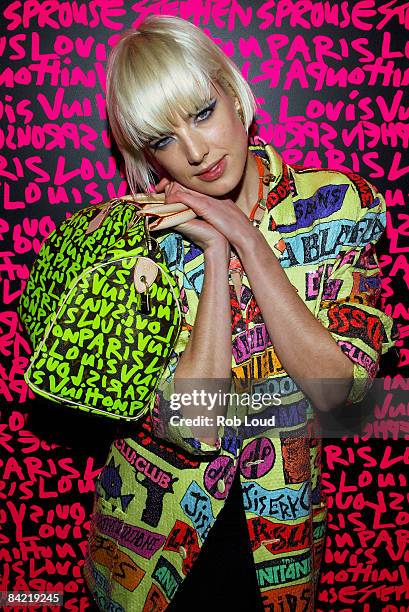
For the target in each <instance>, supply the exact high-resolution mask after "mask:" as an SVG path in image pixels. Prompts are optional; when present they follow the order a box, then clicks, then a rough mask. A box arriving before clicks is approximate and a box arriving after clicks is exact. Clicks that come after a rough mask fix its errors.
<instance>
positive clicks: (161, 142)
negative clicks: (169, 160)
mask: <svg viewBox="0 0 409 612" xmlns="http://www.w3.org/2000/svg"><path fill="white" fill-rule="evenodd" d="M170 140H171V137H170V136H166V137H165V138H162V139H161V140H157V141H156V142H151V144H150V145H149V146H150V147H152V149H154V150H155V151H157V150H158V149H163V148H164V147H166V145H167V144H168V142H169V141H170Z"/></svg>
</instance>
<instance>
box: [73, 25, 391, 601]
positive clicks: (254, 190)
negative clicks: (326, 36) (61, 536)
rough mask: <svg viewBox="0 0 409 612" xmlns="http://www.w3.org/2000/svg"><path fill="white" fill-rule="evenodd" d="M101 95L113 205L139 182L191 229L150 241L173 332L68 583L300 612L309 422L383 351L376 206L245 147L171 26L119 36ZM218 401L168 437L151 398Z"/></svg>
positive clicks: (217, 76) (310, 535)
mask: <svg viewBox="0 0 409 612" xmlns="http://www.w3.org/2000/svg"><path fill="white" fill-rule="evenodd" d="M107 82H108V90H107V108H108V113H109V118H110V124H111V128H112V133H113V136H114V138H115V140H116V142H117V144H118V146H119V148H120V150H121V152H122V154H123V156H124V159H125V166H126V172H127V177H128V181H129V184H130V186H131V189H132V191H133V192H134V193H135V192H137V191H140V190H141V189H144V190H146V191H148V190H149V184H150V182H153V176H152V170H154V171H155V173H156V174H157V175H158V176H159V177H160V181H159V183H158V184H157V186H156V190H157V191H158V192H164V193H165V204H164V206H166V205H168V204H172V203H175V202H181V203H183V204H185V205H186V206H188V207H189V208H191V209H192V210H193V211H194V213H195V214H196V218H194V219H193V220H192V221H188V222H185V223H182V224H180V225H178V226H177V227H176V228H174V230H175V231H172V232H167V233H162V234H161V235H159V234H158V236H157V238H158V242H159V243H160V246H161V248H162V249H163V251H164V253H165V256H166V259H167V263H168V265H169V267H170V269H171V271H172V272H173V273H174V275H175V278H177V280H178V283H179V287H180V289H181V295H182V303H183V306H184V323H183V327H182V331H181V334H180V337H179V340H178V343H177V346H176V348H175V350H174V352H173V354H172V358H171V360H170V363H169V366H168V368H167V372H166V376H165V381H164V383H163V384H162V385H161V388H160V392H159V393H158V401H157V405H156V408H155V413H154V415H153V418H151V417H149V418H145V419H144V420H143V421H142V422H139V423H138V424H137V426H135V425H134V426H133V427H129V428H128V430H125V429H124V430H123V431H122V432H120V433H118V435H117V437H116V439H115V440H114V442H113V444H112V447H111V450H110V453H109V456H108V459H107V463H106V466H105V468H104V469H103V471H102V472H101V474H100V476H99V478H98V482H97V486H96V498H95V507H94V513H93V521H92V525H91V533H90V538H89V547H88V552H87V555H86V561H85V565H84V577H85V580H86V582H87V584H88V587H89V588H90V590H91V592H92V593H93V596H94V598H95V600H96V602H97V604H98V606H99V607H100V609H118V610H121V609H123V610H126V611H128V610H135V611H139V610H144V611H146V610H165V609H168V610H177V612H181V611H183V610H190V609H191V608H192V606H198V605H200V608H201V609H206V608H207V607H209V608H210V609H215V610H216V609H217V610H223V609H234V608H237V609H248V610H258V609H261V610H262V609H268V610H271V609H274V610H276V609H277V610H313V609H314V598H315V590H316V585H317V579H318V573H319V567H320V559H321V551H322V544H323V538H324V532H325V520H326V505H325V500H324V498H323V496H322V493H321V490H320V441H319V439H318V437H317V432H316V425H315V419H314V415H313V407H314V409H315V410H316V411H317V412H320V411H321V412H328V411H330V410H332V409H333V408H335V407H339V406H342V405H346V406H348V405H349V404H352V403H354V402H356V401H359V400H360V399H361V398H362V397H363V396H364V394H365V392H366V390H367V388H368V386H369V385H370V383H371V381H372V379H373V377H374V376H375V374H376V372H377V369H378V361H379V357H380V355H381V354H382V353H384V352H386V351H387V350H388V348H389V347H390V346H391V345H392V344H393V341H392V339H391V323H392V322H391V319H390V318H389V317H387V316H386V315H385V314H383V313H382V312H381V311H380V310H379V309H377V308H376V302H377V299H378V297H379V293H380V278H379V267H378V264H377V259H376V255H375V252H374V244H375V243H376V241H377V240H378V238H379V236H380V235H381V233H382V231H383V229H384V227H385V203H384V200H383V199H382V197H381V196H380V195H379V194H377V193H376V191H375V190H374V188H373V187H372V186H370V185H369V184H368V183H366V182H365V181H364V180H362V179H361V178H360V177H359V176H357V175H355V174H344V173H340V172H335V171H327V170H319V169H300V168H296V169H295V168H290V167H289V166H287V165H286V164H285V163H284V162H283V160H282V159H281V158H280V156H279V155H278V154H277V152H276V151H274V150H273V149H272V148H271V147H269V146H267V145H259V146H251V145H250V144H249V136H248V130H249V126H250V125H251V123H252V120H253V117H254V113H255V103H254V97H253V95H252V93H251V90H250V88H249V86H248V84H247V83H246V82H245V81H244V79H243V78H242V76H241V75H240V72H239V71H238V69H237V67H236V66H235V65H234V64H233V63H232V62H231V61H230V60H229V59H228V58H227V57H225V56H224V54H223V53H222V52H221V51H220V50H219V49H218V48H217V46H216V45H214V44H213V43H212V42H211V41H210V40H209V39H208V38H207V37H206V36H205V35H204V34H203V33H202V32H201V31H200V30H199V29H198V28H196V27H194V26H193V25H191V24H190V23H188V22H186V21H183V20H181V19H178V18H172V17H149V18H147V19H146V20H145V22H144V23H143V24H142V25H141V26H140V27H139V28H138V29H137V30H133V31H130V32H127V33H125V35H124V36H123V37H122V38H121V40H120V41H119V42H118V44H117V45H116V47H115V48H114V49H113V52H112V54H111V57H110V61H109V66H108V80H107ZM231 381H232V384H233V387H232V388H234V389H238V390H240V392H241V394H242V395H241V396H240V397H244V396H246V397H247V398H249V397H250V394H251V393H252V394H253V395H252V401H251V402H248V403H247V404H242V403H241V401H240V400H238V399H237V396H236V398H235V399H234V400H233V399H232V400H231V401H225V400H224V399H223V398H222V394H221V393H220V394H219V395H217V398H218V399H217V401H216V402H215V406H214V407H213V411H210V410H209V402H207V403H206V401H204V398H205V399H208V398H210V395H202V396H201V401H200V402H199V405H184V406H179V408H180V409H179V410H178V411H177V413H178V415H177V416H178V417H180V418H179V419H176V420H175V419H172V418H171V417H172V416H175V412H176V411H175V410H172V408H174V407H175V406H174V405H173V406H172V405H171V401H170V400H171V399H172V396H171V395H170V392H171V391H170V390H173V391H176V392H178V393H180V392H181V391H186V390H188V391H190V392H191V393H193V390H194V389H196V390H197V391H204V392H205V393H206V394H211V393H216V394H217V391H221V390H223V391H225V390H226V389H228V388H230V384H231ZM328 381H329V382H330V384H325V383H326V382H327V383H328ZM168 385H170V387H169V388H168ZM169 389H170V390H169ZM267 395H269V399H268V398H267V402H266V403H263V402H260V401H259V403H258V404H256V402H255V401H253V400H254V398H256V396H257V399H258V400H261V399H262V400H264V398H265V396H267ZM176 397H179V396H176ZM214 397H216V396H214ZM202 400H203V401H202ZM261 408H262V409H261ZM209 413H211V415H212V416H213V417H217V416H218V417H219V418H213V419H208V421H205V420H204V419H202V420H200V419H199V422H194V423H190V425H191V426H190V427H189V422H186V421H183V418H187V417H194V416H197V415H199V416H200V417H205V415H209ZM182 417H183V418H182ZM222 417H225V418H224V419H223V418H222ZM229 492H230V493H232V495H229V499H228V502H227V504H226V505H225V502H226V499H227V497H228V494H229ZM216 519H217V521H216ZM215 523H216V525H215ZM214 525H215V526H214ZM243 526H244V529H243ZM240 528H241V530H240ZM235 529H236V531H235ZM209 543H211V546H210V545H209ZM203 546H204V548H203V550H202V551H201V549H202V547H203ZM200 551H201V552H200ZM199 553H200V554H199ZM206 563H207V565H208V568H209V569H208V570H206ZM231 568H233V571H234V572H241V573H240V575H239V576H237V575H236V576H234V575H232V572H231ZM205 571H208V572H209V576H210V578H209V576H206V574H205ZM229 571H230V574H229ZM205 578H206V579H209V580H211V582H206V580H205ZM185 579H186V580H185ZM217 581H218V582H217ZM234 597H236V599H234ZM172 600H173V603H172V604H171V605H170V606H169V605H168V604H169V602H170V601H172ZM240 602H241V603H242V604H243V606H242V607H240Z"/></svg>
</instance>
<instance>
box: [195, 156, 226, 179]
mask: <svg viewBox="0 0 409 612" xmlns="http://www.w3.org/2000/svg"><path fill="white" fill-rule="evenodd" d="M225 167H226V158H225V157H222V159H221V160H220V161H218V162H217V164H215V165H214V166H212V167H211V168H210V170H208V171H207V172H203V173H202V174H198V175H197V176H199V177H200V178H201V179H202V180H203V181H214V180H216V179H218V178H219V177H220V176H221V175H222V174H223V172H224V170H225Z"/></svg>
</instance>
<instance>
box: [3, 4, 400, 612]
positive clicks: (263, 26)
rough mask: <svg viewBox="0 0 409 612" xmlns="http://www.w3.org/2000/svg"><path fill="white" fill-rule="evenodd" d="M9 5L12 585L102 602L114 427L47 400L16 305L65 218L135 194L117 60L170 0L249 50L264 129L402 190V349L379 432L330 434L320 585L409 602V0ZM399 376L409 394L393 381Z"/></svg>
mask: <svg viewBox="0 0 409 612" xmlns="http://www.w3.org/2000/svg"><path fill="white" fill-rule="evenodd" d="M1 6H2V9H1V10H2V15H1V17H0V56H1V67H0V88H1V90H0V91H1V98H0V120H1V126H0V147H1V153H0V195H1V210H0V240H1V245H0V247H1V248H0V251H1V252H0V257H1V259H0V291H1V293H2V300H3V304H2V307H1V311H0V336H1V338H0V355H1V366H0V412H1V424H0V448H1V455H0V501H1V503H0V559H1V560H2V563H3V570H2V572H1V575H0V591H5V590H19V589H23V590H24V589H29V590H33V591H34V590H50V589H58V588H61V589H63V590H64V591H65V602H66V603H65V609H67V610H85V609H87V608H88V606H89V604H88V597H87V595H86V592H85V590H84V586H83V583H82V578H81V575H80V572H79V567H80V565H81V564H82V558H83V554H84V547H85V542H86V537H87V531H88V528H89V514H90V511H91V502H92V492H93V488H94V485H93V481H94V478H95V477H96V475H97V473H98V471H99V469H100V468H101V467H102V465H103V462H104V459H105V456H106V454H107V452H108V447H109V443H110V439H111V438H112V426H111V424H110V423H108V424H106V423H104V422H102V421H101V422H99V421H98V422H95V421H94V420H92V419H91V420H89V419H87V418H86V416H84V415H75V414H68V415H67V414H66V413H65V412H64V411H63V410H61V409H60V408H58V407H56V406H50V405H47V404H46V403H45V402H42V401H34V398H33V396H32V394H31V392H29V391H28V389H27V387H26V385H25V383H24V381H23V371H24V369H25V367H26V366H27V362H28V358H29V355H30V347H29V345H28V344H27V341H26V339H25V337H24V334H23V331H22V328H21V326H20V325H19V322H18V319H17V315H16V312H15V311H16V307H17V303H18V299H19V296H20V295H21V292H22V290H23V289H24V286H25V282H26V279H27V277H28V274H29V270H30V267H31V265H32V263H33V260H34V257H35V255H36V253H38V251H39V249H40V246H41V243H42V241H43V240H44V238H45V237H46V236H47V235H48V234H49V233H50V232H51V231H52V230H53V229H54V227H55V226H56V224H58V223H59V222H61V221H62V220H63V219H65V218H66V217H67V216H69V215H70V214H72V213H73V212H75V211H76V210H78V209H79V208H81V207H85V206H88V205H90V204H96V203H99V202H101V201H105V200H107V199H109V198H111V197H113V196H115V195H118V194H125V193H126V191H127V188H126V184H125V181H124V179H123V175H121V174H120V173H119V172H118V169H117V162H118V157H117V155H116V153H115V152H112V151H111V143H110V138H109V134H108V132H107V125H106V114H105V103H104V68H105V62H106V57H107V54H108V52H109V49H110V47H111V46H112V45H113V44H114V42H115V40H116V38H117V35H118V33H119V32H121V31H122V30H123V29H125V28H127V27H129V26H137V25H138V24H139V23H140V21H141V20H142V19H143V18H144V17H145V16H146V15H147V14H149V13H163V14H168V15H170V14H173V15H179V16H181V17H183V18H185V19H188V20H190V21H192V22H193V23H195V24H196V25H199V26H200V27H201V28H203V30H204V31H205V32H206V33H207V34H208V35H209V36H210V37H211V38H212V39H213V40H215V41H216V43H217V44H219V45H220V47H221V48H222V49H223V50H224V51H225V53H226V54H227V55H228V56H230V57H232V58H233V59H234V60H235V61H236V63H237V64H238V65H239V67H240V68H241V69H242V72H243V74H244V75H245V76H246V77H247V79H248V80H249V82H250V83H251V85H252V87H253V90H254V91H255V93H256V96H257V99H258V103H259V106H260V108H259V112H258V115H257V120H256V124H257V130H258V134H259V136H260V137H261V138H263V139H264V140H266V141H269V142H271V143H272V144H273V146H275V147H276V148H277V149H278V150H279V151H280V152H281V154H282V155H283V156H284V158H285V159H286V161H287V162H290V163H297V164H307V165H313V166H322V167H331V168H339V169H348V170H353V171H355V172H357V173H359V174H361V175H362V176H364V177H365V178H366V179H369V180H370V181H371V182H373V183H374V184H375V185H376V186H377V187H378V188H379V190H380V191H382V192H383V193H384V194H385V195H386V200H387V205H388V208H389V212H388V231H387V233H386V234H385V235H384V238H383V239H382V242H381V244H380V246H379V249H378V251H379V254H380V263H381V267H382V270H383V274H384V279H383V302H384V306H385V308H386V310H387V312H388V313H390V314H391V315H392V316H393V317H394V318H395V319H396V321H397V323H398V324H399V327H400V335H401V341H400V346H399V351H398V352H399V354H398V356H396V358H394V354H393V353H392V354H389V355H388V356H387V357H386V358H384V360H383V362H382V369H381V374H382V375H383V376H384V377H385V376H386V378H385V379H384V380H383V381H382V382H381V386H382V388H385V393H384V394H383V400H382V402H381V403H379V402H377V401H376V398H375V399H374V404H373V406H372V408H373V411H375V412H374V415H373V416H372V417H370V418H369V419H368V424H367V425H366V426H365V431H364V435H363V437H361V438H355V439H354V438H350V439H345V440H340V439H328V440H327V442H326V453H325V461H326V468H325V470H324V472H325V476H324V486H325V488H326V490H327V492H328V493H329V498H330V522H329V529H328V545H327V550H326V559H325V564H324V567H323V572H322V579H321V587H320V597H319V599H320V602H321V603H320V606H321V608H320V609H322V610H335V609H336V610H364V611H367V610H387V611H389V612H393V611H399V612H401V611H402V610H406V609H407V608H406V605H405V602H406V603H407V601H408V599H409V596H408V588H409V585H408V576H407V561H408V558H407V557H408V552H407V540H408V534H409V532H408V523H409V512H408V505H407V500H408V488H407V479H408V476H407V473H408V469H407V465H408V463H409V452H408V449H407V447H406V444H405V442H404V440H403V438H404V437H405V434H406V435H407V433H408V429H409V428H408V420H407V416H408V403H407V401H406V400H405V397H406V394H405V391H406V384H407V380H406V376H407V372H408V365H409V348H408V347H407V345H406V348H405V344H404V341H405V336H406V335H407V334H408V332H409V324H408V323H407V321H408V319H409V310H408V298H407V295H408V294H407V290H408V286H409V263H408V260H407V254H408V253H409V246H408V243H407V240H406V237H407V236H408V233H409V232H408V229H407V228H408V220H409V214H408V212H407V209H406V208H405V202H406V201H407V200H406V199H407V196H408V188H407V184H408V174H409V166H408V165H407V164H408V157H407V148H408V134H409V131H408V124H407V119H408V117H409V106H408V100H407V93H406V92H407V85H408V82H409V66H408V61H407V60H408V57H409V42H407V29H408V27H409V3H407V2H397V1H395V0H392V1H389V2H386V3H383V2H375V1H373V0H362V1H358V2H353V1H343V2H310V1H308V0H307V1H302V2H301V1H290V0H277V1H273V0H269V1H268V2H249V1H240V2H239V1H236V0H213V1H212V0H186V1H172V2H162V1H157V2H149V1H146V0H143V1H139V2H123V1H121V0H91V1H88V2H82V1H81V0H78V1H77V2H76V1H64V2H54V1H52V2H49V1H47V2H45V1H44V2H39V1H37V0H27V1H25V2H21V1H19V0H17V1H14V2H9V3H7V2H5V3H2V5H1ZM391 376H393V377H394V385H395V387H398V390H399V394H398V390H397V389H396V388H395V389H389V388H388V385H389V386H391ZM398 438H400V440H399V439H398ZM6 528H8V530H6ZM295 604H296V602H295V601H288V602H286V603H285V607H284V608H282V609H283V610H295V609H296V608H295ZM283 605H284V604H283Z"/></svg>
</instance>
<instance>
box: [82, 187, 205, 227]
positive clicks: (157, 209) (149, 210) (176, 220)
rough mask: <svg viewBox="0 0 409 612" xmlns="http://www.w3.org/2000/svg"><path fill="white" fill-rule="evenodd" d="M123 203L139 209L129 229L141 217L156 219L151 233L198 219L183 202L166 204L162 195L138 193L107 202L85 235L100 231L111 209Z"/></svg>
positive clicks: (151, 223)
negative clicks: (99, 228)
mask: <svg viewBox="0 0 409 612" xmlns="http://www.w3.org/2000/svg"><path fill="white" fill-rule="evenodd" d="M121 202H126V203H128V204H134V205H135V206H136V208H137V209H138V212H137V215H136V216H135V218H134V219H133V220H132V221H131V223H130V224H129V226H128V229H130V228H131V227H132V225H133V224H134V223H135V221H136V219H137V218H138V217H140V216H146V217H156V218H155V220H154V221H152V222H150V223H149V225H148V228H149V230H151V231H152V230H156V229H168V228H170V227H174V226H175V225H179V224H180V223H184V222H185V221H190V220H191V219H194V218H195V217H196V213H195V212H193V210H192V209H191V208H189V207H188V206H186V205H185V204H182V203H181V202H175V203H174V204H165V196H164V194H162V193H151V194H146V193H137V194H136V195H135V196H133V195H126V196H121V197H120V198H114V199H112V200H109V201H108V202H106V203H105V205H104V207H103V208H102V210H101V211H100V212H99V213H98V215H97V216H96V217H94V219H92V220H91V221H90V223H89V225H88V227H87V229H86V230H85V233H86V234H90V233H91V232H93V231H95V230H96V229H98V227H99V226H100V225H101V223H102V222H103V221H104V219H105V217H106V216H107V215H108V213H109V211H110V210H111V208H112V207H113V206H115V205H117V204H120V203H121Z"/></svg>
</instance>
